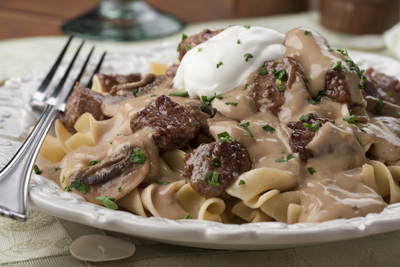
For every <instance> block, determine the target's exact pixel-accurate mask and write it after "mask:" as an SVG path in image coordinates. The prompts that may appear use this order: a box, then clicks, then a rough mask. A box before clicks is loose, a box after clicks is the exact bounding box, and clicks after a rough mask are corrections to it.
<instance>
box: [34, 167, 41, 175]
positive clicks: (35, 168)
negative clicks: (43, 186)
mask: <svg viewBox="0 0 400 267" xmlns="http://www.w3.org/2000/svg"><path fill="white" fill-rule="evenodd" d="M33 171H34V172H35V174H42V170H41V169H39V167H38V166H37V165H35V166H33Z"/></svg>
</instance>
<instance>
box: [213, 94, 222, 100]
mask: <svg viewBox="0 0 400 267" xmlns="http://www.w3.org/2000/svg"><path fill="white" fill-rule="evenodd" d="M214 98H216V99H222V95H221V94H219V95H217V93H214Z"/></svg>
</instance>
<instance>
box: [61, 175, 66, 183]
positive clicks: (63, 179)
mask: <svg viewBox="0 0 400 267" xmlns="http://www.w3.org/2000/svg"><path fill="white" fill-rule="evenodd" d="M64 181H65V175H63V178H62V181H61V183H64Z"/></svg>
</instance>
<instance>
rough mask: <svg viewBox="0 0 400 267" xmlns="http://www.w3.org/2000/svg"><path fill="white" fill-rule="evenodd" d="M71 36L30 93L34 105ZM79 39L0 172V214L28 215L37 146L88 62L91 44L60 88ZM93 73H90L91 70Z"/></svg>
mask: <svg viewBox="0 0 400 267" xmlns="http://www.w3.org/2000/svg"><path fill="white" fill-rule="evenodd" d="M71 39H72V36H71V37H70V39H69V40H68V42H67V44H66V46H65V47H64V49H63V51H62V52H61V54H60V56H59V58H58V59H57V61H56V63H55V64H54V66H53V68H52V69H51V70H50V72H49V74H48V75H47V77H46V78H45V80H44V81H43V83H42V85H41V86H40V87H39V89H38V91H37V92H36V93H35V94H34V97H33V101H35V104H40V103H41V102H42V101H44V100H45V99H46V94H45V91H46V88H47V87H48V85H49V84H50V81H51V79H52V77H53V76H54V74H55V72H56V70H57V68H58V66H59V64H60V62H61V60H62V58H63V56H64V54H65V51H66V50H67V48H68V46H69V43H70V42H71ZM83 43H84V41H82V43H81V45H80V46H79V48H78V50H77V52H76V53H75V55H74V57H73V59H72V61H71V62H70V64H69V66H68V68H67V70H66V72H65V74H64V76H63V77H62V79H61V81H60V82H59V84H58V86H57V87H56V89H55V90H54V92H53V93H52V95H51V96H50V97H49V98H48V99H47V100H46V106H45V109H44V111H43V113H42V115H41V116H40V119H39V120H38V122H37V123H36V125H35V127H34V128H33V130H32V131H31V133H30V134H29V136H28V137H27V139H26V140H25V142H24V143H23V144H22V146H21V147H20V148H19V150H18V151H17V153H16V154H15V155H14V156H13V157H12V159H11V160H10V161H9V162H8V163H7V165H6V166H5V167H4V168H3V169H2V170H1V171H0V215H1V216H5V217H9V218H12V219H15V220H19V221H25V220H26V219H27V218H28V212H27V195H28V187H29V180H30V177H31V174H32V170H33V166H34V164H35V161H36V157H37V155H38V153H39V149H40V146H41V145H42V143H43V141H44V139H45V137H46V134H47V132H48V131H49V129H50V127H51V125H52V122H53V121H54V120H55V118H56V117H57V114H58V112H59V111H60V110H63V109H64V107H65V104H66V101H67V98H68V96H69V95H70V94H71V92H72V89H73V88H74V85H75V83H76V82H77V81H79V80H80V79H81V77H82V74H83V72H84V70H85V68H86V65H87V63H88V62H89V59H90V56H91V55H92V52H93V49H94V47H92V49H91V51H90V53H89V55H88V57H87V58H86V61H85V63H84V65H83V66H82V69H81V71H80V73H79V75H78V77H77V78H76V82H75V83H74V84H73V85H72V87H71V88H70V89H69V90H66V89H64V90H62V89H63V85H64V83H65V81H66V79H67V77H68V75H69V72H70V71H71V69H72V66H73V64H74V62H75V60H76V58H77V56H78V54H79V51H80V50H81V48H82V46H83ZM104 56H105V53H103V56H102V58H101V60H100V62H99V64H98V65H97V68H96V70H97V71H98V70H99V69H100V66H101V63H102V61H103V59H104ZM93 74H94V73H93Z"/></svg>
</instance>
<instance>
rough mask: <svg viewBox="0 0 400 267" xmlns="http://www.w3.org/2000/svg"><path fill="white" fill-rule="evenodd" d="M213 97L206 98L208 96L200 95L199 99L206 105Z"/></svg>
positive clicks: (209, 103)
mask: <svg viewBox="0 0 400 267" xmlns="http://www.w3.org/2000/svg"><path fill="white" fill-rule="evenodd" d="M214 99H215V97H214V96H213V97H211V98H210V99H208V97H207V96H206V95H202V96H201V101H203V103H204V105H206V106H210V105H211V102H213V100H214Z"/></svg>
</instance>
